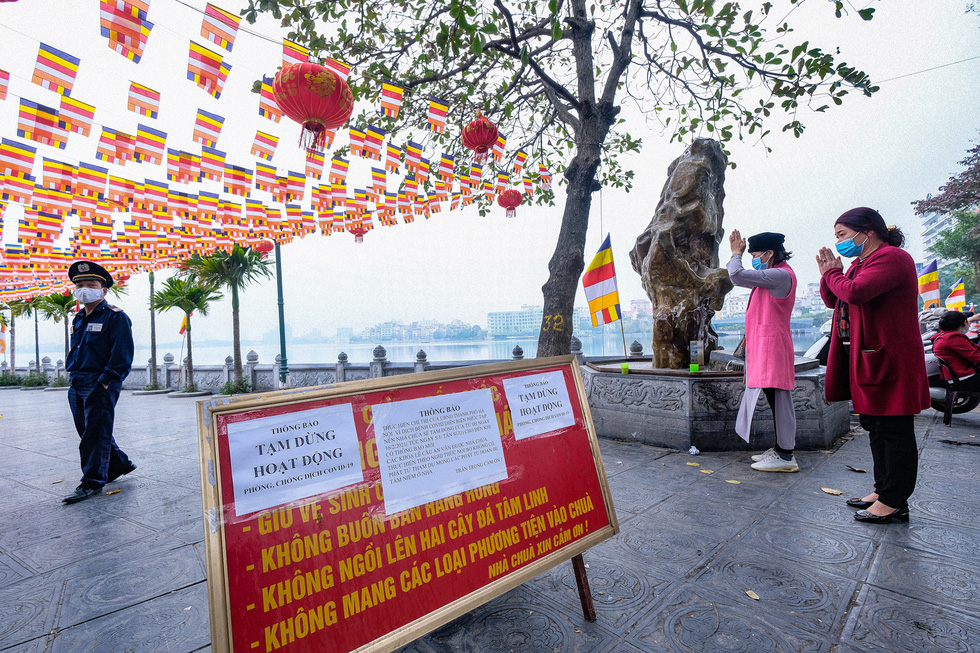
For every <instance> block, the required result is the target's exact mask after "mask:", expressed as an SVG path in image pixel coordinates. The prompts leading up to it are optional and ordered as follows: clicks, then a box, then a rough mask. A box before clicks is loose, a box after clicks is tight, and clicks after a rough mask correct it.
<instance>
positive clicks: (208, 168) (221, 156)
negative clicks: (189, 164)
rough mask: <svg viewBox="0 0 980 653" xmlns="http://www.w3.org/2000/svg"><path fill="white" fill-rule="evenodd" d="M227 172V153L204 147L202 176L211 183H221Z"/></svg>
mask: <svg viewBox="0 0 980 653" xmlns="http://www.w3.org/2000/svg"><path fill="white" fill-rule="evenodd" d="M224 172H225V153H224V152H221V151H220V150H215V149H213V148H210V147H207V146H204V147H202V148H201V176H202V177H203V178H205V179H210V180H211V181H221V178H222V177H223V176H224Z"/></svg>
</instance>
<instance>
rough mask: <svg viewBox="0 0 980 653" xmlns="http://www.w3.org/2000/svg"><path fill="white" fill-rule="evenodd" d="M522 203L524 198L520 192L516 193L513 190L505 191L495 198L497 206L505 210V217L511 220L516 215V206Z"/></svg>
mask: <svg viewBox="0 0 980 653" xmlns="http://www.w3.org/2000/svg"><path fill="white" fill-rule="evenodd" d="M523 201H524V196H523V195H522V194H521V192H520V191H516V190H514V189H513V188H511V189H508V190H505V191H504V192H502V193H501V194H500V195H498V196H497V204H499V205H500V206H502V207H504V208H505V209H507V217H508V218H513V217H514V216H516V215H517V211H516V210H515V209H517V207H518V206H520V205H521V202H523Z"/></svg>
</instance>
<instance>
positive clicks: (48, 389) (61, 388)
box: [44, 385, 68, 392]
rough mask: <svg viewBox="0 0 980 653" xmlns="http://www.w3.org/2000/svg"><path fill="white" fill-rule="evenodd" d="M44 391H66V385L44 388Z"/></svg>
mask: <svg viewBox="0 0 980 653" xmlns="http://www.w3.org/2000/svg"><path fill="white" fill-rule="evenodd" d="M44 391H45V392H68V386H67V385H63V386H59V387H57V388H45V389H44Z"/></svg>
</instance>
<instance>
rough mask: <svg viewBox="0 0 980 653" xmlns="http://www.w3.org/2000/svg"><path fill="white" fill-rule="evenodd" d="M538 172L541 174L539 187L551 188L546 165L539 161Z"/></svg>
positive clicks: (549, 175)
mask: <svg viewBox="0 0 980 653" xmlns="http://www.w3.org/2000/svg"><path fill="white" fill-rule="evenodd" d="M538 174H539V175H540V176H541V189H542V190H551V173H550V172H548V166H546V165H545V164H543V163H539V164H538Z"/></svg>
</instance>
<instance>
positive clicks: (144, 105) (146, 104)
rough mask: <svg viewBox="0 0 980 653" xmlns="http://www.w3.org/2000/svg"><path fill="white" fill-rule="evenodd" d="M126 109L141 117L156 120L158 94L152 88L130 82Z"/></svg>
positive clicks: (158, 106)
mask: <svg viewBox="0 0 980 653" xmlns="http://www.w3.org/2000/svg"><path fill="white" fill-rule="evenodd" d="M128 109H129V110H130V111H133V112H135V113H138V114H139V115H141V116H146V117H148V118H154V119H156V117H157V115H159V112H160V94H159V93H157V92H156V91H154V90H153V89H152V88H148V87H146V86H143V85H142V84H137V83H136V82H130V84H129V105H128Z"/></svg>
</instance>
